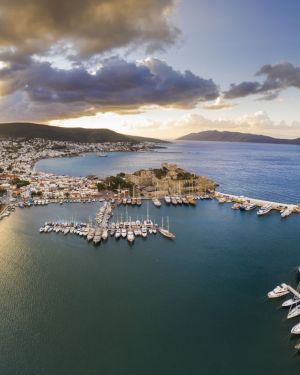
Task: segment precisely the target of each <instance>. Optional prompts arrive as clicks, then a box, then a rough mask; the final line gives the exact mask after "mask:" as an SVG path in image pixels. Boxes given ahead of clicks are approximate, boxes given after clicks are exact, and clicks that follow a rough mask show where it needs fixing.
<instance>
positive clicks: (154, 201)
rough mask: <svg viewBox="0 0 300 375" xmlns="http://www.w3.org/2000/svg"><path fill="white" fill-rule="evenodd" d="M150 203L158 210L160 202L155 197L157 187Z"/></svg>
mask: <svg viewBox="0 0 300 375" xmlns="http://www.w3.org/2000/svg"><path fill="white" fill-rule="evenodd" d="M152 202H153V204H154V206H155V207H157V208H160V206H161V202H160V200H159V199H158V197H157V185H156V187H155V197H153V198H152Z"/></svg>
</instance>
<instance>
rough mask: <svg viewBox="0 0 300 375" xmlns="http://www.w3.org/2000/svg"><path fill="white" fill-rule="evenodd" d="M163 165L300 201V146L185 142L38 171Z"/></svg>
mask: <svg viewBox="0 0 300 375" xmlns="http://www.w3.org/2000/svg"><path fill="white" fill-rule="evenodd" d="M162 162H174V163H177V164H178V165H179V166H180V167H182V168H185V169H187V170H189V171H193V172H196V173H199V174H203V175H206V176H208V177H210V178H212V179H214V180H215V181H217V182H218V183H219V184H220V190H222V191H224V192H228V193H232V194H243V195H247V196H250V197H253V198H265V199H273V200H274V201H279V202H291V203H294V202H300V147H299V146H293V145H272V144H255V143H229V142H227V143H226V142H192V141H190V142H186V141H185V142H183V141H182V142H176V143H173V144H170V145H169V146H168V148H167V149H164V150H161V151H159V152H152V153H132V152H131V153H110V154H109V156H108V157H107V158H101V157H97V156H96V155H95V154H87V155H85V156H81V157H76V158H63V159H61V158H59V159H46V160H41V161H40V162H38V163H37V166H36V168H37V170H42V171H46V172H53V173H57V174H69V175H74V176H75V175H76V176H86V175H88V174H95V175H97V176H100V177H106V176H108V175H112V174H116V173H119V172H121V171H124V172H133V171H136V170H138V169H141V168H150V167H159V166H160V164H161V163H162Z"/></svg>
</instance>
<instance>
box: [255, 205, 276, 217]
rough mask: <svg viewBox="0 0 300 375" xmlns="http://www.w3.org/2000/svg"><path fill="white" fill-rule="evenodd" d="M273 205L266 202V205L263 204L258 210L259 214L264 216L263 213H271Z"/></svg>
mask: <svg viewBox="0 0 300 375" xmlns="http://www.w3.org/2000/svg"><path fill="white" fill-rule="evenodd" d="M272 208H273V206H272V205H271V204H270V203H268V204H265V205H264V206H262V207H261V208H260V209H259V210H258V211H257V215H258V216H262V215H266V214H267V213H269V212H270V211H271V210H272Z"/></svg>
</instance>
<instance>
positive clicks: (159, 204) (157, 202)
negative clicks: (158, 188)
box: [152, 198, 161, 208]
mask: <svg viewBox="0 0 300 375" xmlns="http://www.w3.org/2000/svg"><path fill="white" fill-rule="evenodd" d="M152 202H153V204H154V206H155V207H157V208H159V207H160V206H161V202H160V200H159V199H158V198H153V199H152Z"/></svg>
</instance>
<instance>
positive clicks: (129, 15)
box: [0, 0, 178, 56]
mask: <svg viewBox="0 0 300 375" xmlns="http://www.w3.org/2000/svg"><path fill="white" fill-rule="evenodd" d="M174 3H175V0H126V1H122V0H84V1H83V0H72V1H61V0H26V1H24V0H1V2H0V46H1V47H6V48H14V49H15V50H17V51H20V52H21V53H22V54H27V55H32V54H34V53H37V54H43V53H45V52H47V51H48V49H49V48H50V46H53V45H55V44H56V43H58V42H60V41H63V42H64V43H71V44H72V45H73V46H74V48H75V50H76V51H77V52H79V53H80V54H81V56H91V55H94V54H98V53H101V52H104V51H108V50H112V49H114V48H119V47H128V46H137V45H142V46H145V47H146V48H147V49H148V50H154V49H157V48H162V47H164V46H165V45H168V44H172V43H173V42H174V41H175V39H176V37H177V35H178V30H177V29H176V28H175V27H173V26H172V25H171V24H170V22H169V18H170V17H169V16H170V13H171V12H172V10H173V7H174Z"/></svg>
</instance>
